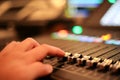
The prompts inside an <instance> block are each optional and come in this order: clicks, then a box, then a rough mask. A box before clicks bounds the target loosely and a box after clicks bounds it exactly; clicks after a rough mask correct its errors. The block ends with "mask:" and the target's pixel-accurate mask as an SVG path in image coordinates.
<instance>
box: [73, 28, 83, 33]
mask: <svg viewBox="0 0 120 80" xmlns="http://www.w3.org/2000/svg"><path fill="white" fill-rule="evenodd" d="M72 32H73V33H74V34H81V33H82V32H83V29H82V27H81V26H73V27H72Z"/></svg>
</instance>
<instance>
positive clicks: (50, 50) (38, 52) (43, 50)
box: [27, 44, 65, 60]
mask: <svg viewBox="0 0 120 80" xmlns="http://www.w3.org/2000/svg"><path fill="white" fill-rule="evenodd" d="M64 54H65V52H64V51H63V50H61V49H59V48H57V47H54V46H50V45H47V44H44V45H40V46H39V47H36V48H34V49H32V50H30V51H28V55H27V57H28V58H29V59H31V60H42V59H43V58H45V57H46V56H47V55H51V56H59V57H62V56H64Z"/></svg>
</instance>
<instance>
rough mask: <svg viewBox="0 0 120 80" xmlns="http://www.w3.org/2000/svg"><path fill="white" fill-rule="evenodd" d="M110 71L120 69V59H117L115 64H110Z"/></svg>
mask: <svg viewBox="0 0 120 80" xmlns="http://www.w3.org/2000/svg"><path fill="white" fill-rule="evenodd" d="M110 70H111V72H113V73H115V72H118V71H119V70H120V61H117V62H116V63H115V64H111V65H110Z"/></svg>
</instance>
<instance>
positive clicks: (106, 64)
mask: <svg viewBox="0 0 120 80" xmlns="http://www.w3.org/2000/svg"><path fill="white" fill-rule="evenodd" d="M111 63H112V60H110V59H105V60H104V61H103V62H101V63H98V69H99V70H109V67H110V65H111Z"/></svg>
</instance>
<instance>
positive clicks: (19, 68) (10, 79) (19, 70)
mask: <svg viewBox="0 0 120 80" xmlns="http://www.w3.org/2000/svg"><path fill="white" fill-rule="evenodd" d="M47 55H52V56H59V57H62V56H64V51H62V50H61V49H59V48H56V47H53V46H50V45H47V44H39V43H38V42H37V41H35V40H34V39H32V38H27V39H25V40H24V41H22V42H16V41H12V42H11V43H9V44H8V45H7V46H6V47H5V48H4V49H3V50H2V51H1V52H0V80H34V79H35V78H37V77H42V76H45V75H48V74H50V73H51V72H52V71H53V68H52V66H51V65H50V64H44V63H42V60H43V59H44V58H45V57H46V56H47Z"/></svg>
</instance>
